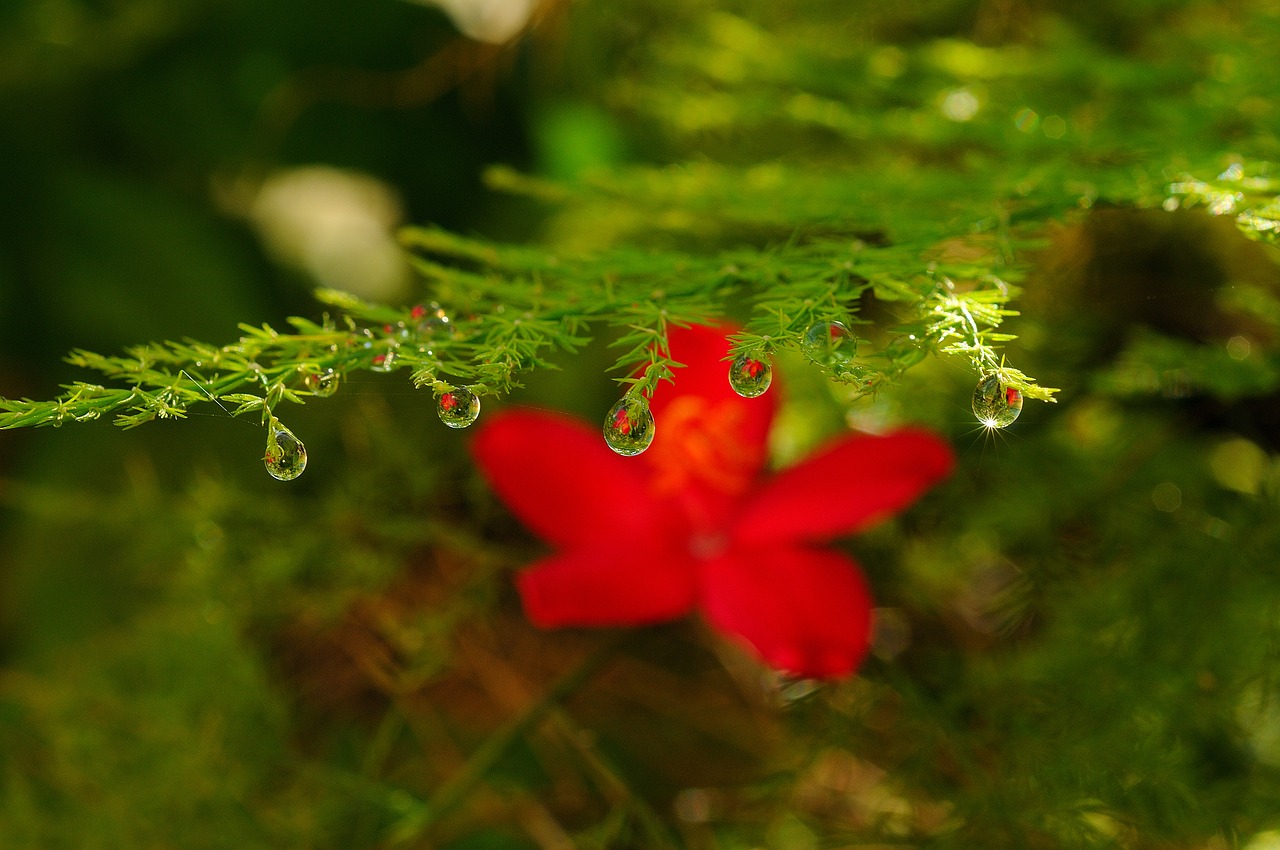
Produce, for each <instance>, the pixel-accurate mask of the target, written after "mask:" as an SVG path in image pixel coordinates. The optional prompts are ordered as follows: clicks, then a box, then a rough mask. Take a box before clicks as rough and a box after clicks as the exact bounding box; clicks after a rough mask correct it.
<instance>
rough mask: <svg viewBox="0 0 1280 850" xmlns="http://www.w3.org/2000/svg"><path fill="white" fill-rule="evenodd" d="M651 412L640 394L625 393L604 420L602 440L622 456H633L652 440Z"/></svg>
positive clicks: (645, 447)
mask: <svg viewBox="0 0 1280 850" xmlns="http://www.w3.org/2000/svg"><path fill="white" fill-rule="evenodd" d="M653 433H654V425H653V414H652V413H651V412H650V411H649V402H647V401H645V400H644V398H643V397H642V396H633V395H625V396H623V397H622V398H620V399H618V403H617V404H615V405H614V406H613V407H612V408H611V409H610V410H609V415H608V416H606V417H605V420H604V441H605V442H606V443H608V444H609V448H611V449H613V450H614V451H615V452H617V453H618V454H620V455H623V456H624V457H633V456H634V455H638V454H640V453H641V452H643V451H644V450H645V449H647V448H649V444H650V443H652V442H653Z"/></svg>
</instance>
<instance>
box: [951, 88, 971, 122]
mask: <svg viewBox="0 0 1280 850" xmlns="http://www.w3.org/2000/svg"><path fill="white" fill-rule="evenodd" d="M978 106H979V103H978V98H977V97H975V96H974V94H973V92H971V91H969V90H968V89H953V90H952V91H949V92H947V94H946V96H945V97H944V98H943V99H942V114H943V115H945V116H947V117H948V118H950V119H951V120H952V121H968V120H969V119H971V118H973V116H975V115H977V114H978Z"/></svg>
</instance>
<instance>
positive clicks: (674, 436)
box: [646, 396, 762, 496]
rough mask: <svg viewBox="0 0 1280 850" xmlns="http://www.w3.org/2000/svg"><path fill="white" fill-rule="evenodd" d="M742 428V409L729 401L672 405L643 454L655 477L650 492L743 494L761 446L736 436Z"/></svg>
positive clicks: (688, 399) (682, 400) (685, 399)
mask: <svg viewBox="0 0 1280 850" xmlns="http://www.w3.org/2000/svg"><path fill="white" fill-rule="evenodd" d="M741 424H742V408H741V406H740V405H737V404H734V403H733V402H731V401H720V402H712V401H708V400H707V399H705V398H701V397H698V396H681V397H679V398H677V399H676V400H675V401H674V402H672V404H671V405H670V406H669V407H668V408H667V409H666V410H665V411H663V413H662V424H661V426H660V429H659V431H658V435H659V436H658V439H656V440H654V443H653V448H651V449H650V450H649V453H648V454H647V455H646V457H647V458H648V460H649V463H650V464H651V465H652V466H653V467H654V469H655V471H656V473H657V474H656V475H655V477H654V484H653V489H654V492H655V494H656V495H660V496H666V495H671V494H678V493H681V492H683V491H686V490H689V489H691V488H702V489H710V490H713V491H716V492H719V493H723V494H725V495H730V496H732V495H737V494H738V493H741V492H743V491H744V490H746V489H747V487H748V485H749V484H750V483H751V477H752V475H753V474H754V473H755V470H756V468H757V466H758V465H759V452H760V451H761V450H762V447H761V446H755V445H747V444H744V443H743V442H742V441H741V440H740V439H739V438H738V436H737V435H738V434H739V433H740V431H741Z"/></svg>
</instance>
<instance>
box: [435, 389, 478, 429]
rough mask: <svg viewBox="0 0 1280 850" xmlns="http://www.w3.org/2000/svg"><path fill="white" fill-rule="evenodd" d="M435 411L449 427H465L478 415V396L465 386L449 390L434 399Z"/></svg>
mask: <svg viewBox="0 0 1280 850" xmlns="http://www.w3.org/2000/svg"><path fill="white" fill-rule="evenodd" d="M436 413H438V414H440V421H441V422H443V423H444V424H446V425H448V426H449V427H450V428H465V427H467V426H468V425H470V424H472V423H473V422H475V421H476V419H477V418H478V417H479V416H480V397H479V396H478V395H476V394H475V393H473V392H472V391H471V390H469V389H467V388H466V387H458V388H457V389H454V390H449V392H447V393H441V394H440V398H439V399H438V400H437V401H436Z"/></svg>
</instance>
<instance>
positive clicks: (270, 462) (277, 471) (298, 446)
mask: <svg viewBox="0 0 1280 850" xmlns="http://www.w3.org/2000/svg"><path fill="white" fill-rule="evenodd" d="M262 463H263V465H264V466H266V468H267V474H269V475H270V476H271V477H272V478H274V479H276V480H277V481H292V480H293V479H295V478H297V477H298V476H299V475H301V474H302V470H304V469H306V468H307V447H306V446H304V445H303V444H302V441H301V440H299V439H298V438H297V437H295V436H293V432H292V431H290V430H289V429H288V428H286V427H284V426H283V425H281V424H280V423H278V422H273V423H272V425H271V427H270V428H269V429H267V453H266V454H265V455H263V457H262Z"/></svg>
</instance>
